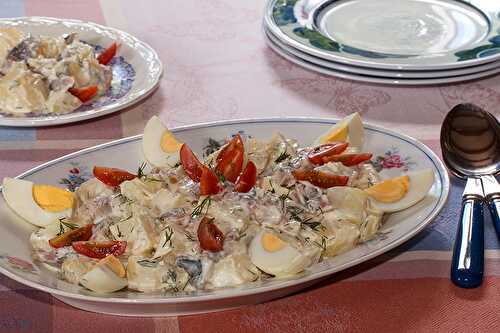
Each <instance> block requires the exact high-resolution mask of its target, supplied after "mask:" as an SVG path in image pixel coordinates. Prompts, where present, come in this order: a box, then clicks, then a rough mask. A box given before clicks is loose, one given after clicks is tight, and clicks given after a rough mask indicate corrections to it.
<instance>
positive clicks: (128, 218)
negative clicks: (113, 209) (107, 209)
mask: <svg viewBox="0 0 500 333" xmlns="http://www.w3.org/2000/svg"><path fill="white" fill-rule="evenodd" d="M132 216H134V214H132V213H130V215H129V216H127V217H126V218H124V219H121V220H120V221H118V223H121V222H125V221H128V220H130V219H131V218H132Z"/></svg>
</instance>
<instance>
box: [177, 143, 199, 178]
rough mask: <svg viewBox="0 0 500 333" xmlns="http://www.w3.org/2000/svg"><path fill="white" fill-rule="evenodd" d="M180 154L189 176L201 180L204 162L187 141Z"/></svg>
mask: <svg viewBox="0 0 500 333" xmlns="http://www.w3.org/2000/svg"><path fill="white" fill-rule="evenodd" d="M179 154H180V159H181V164H182V168H183V169H184V172H186V174H187V175H188V176H189V178H191V179H192V180H194V181H195V182H199V181H200V180H201V173H202V171H203V164H201V162H200V161H199V160H198V158H197V157H196V155H195V154H194V153H193V151H192V150H191V148H189V147H188V145H187V144H185V143H184V144H183V145H182V147H181V150H180V153H179Z"/></svg>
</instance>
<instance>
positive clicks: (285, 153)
mask: <svg viewBox="0 0 500 333" xmlns="http://www.w3.org/2000/svg"><path fill="white" fill-rule="evenodd" d="M289 157H290V154H288V153H287V152H286V149H285V150H284V151H283V152H282V153H281V154H280V155H279V156H278V157H277V158H276V159H275V160H274V163H280V162H283V161H284V160H286V159H288V158H289Z"/></svg>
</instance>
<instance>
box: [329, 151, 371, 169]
mask: <svg viewBox="0 0 500 333" xmlns="http://www.w3.org/2000/svg"><path fill="white" fill-rule="evenodd" d="M372 156H373V154H370V153H363V154H343V155H335V156H327V157H325V158H324V159H323V160H324V161H325V163H328V162H340V163H342V164H343V165H345V166H353V165H358V164H360V163H363V162H366V161H369V160H370V159H371V158H372Z"/></svg>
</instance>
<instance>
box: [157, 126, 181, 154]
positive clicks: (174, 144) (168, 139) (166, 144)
mask: <svg viewBox="0 0 500 333" xmlns="http://www.w3.org/2000/svg"><path fill="white" fill-rule="evenodd" d="M181 146H182V143H179V142H178V141H177V140H176V139H175V137H174V135H173V134H172V133H171V132H170V131H166V132H165V133H164V134H163V136H162V137H161V141H160V147H161V149H162V150H163V151H164V152H166V153H175V152H176V151H179V150H180V149H181Z"/></svg>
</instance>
